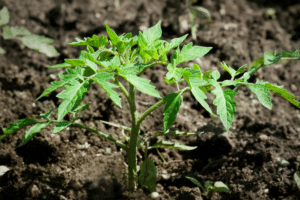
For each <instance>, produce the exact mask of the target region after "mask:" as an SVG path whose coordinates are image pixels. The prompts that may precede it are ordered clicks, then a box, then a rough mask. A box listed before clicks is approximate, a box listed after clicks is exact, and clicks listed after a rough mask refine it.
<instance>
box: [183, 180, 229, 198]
mask: <svg viewBox="0 0 300 200" xmlns="http://www.w3.org/2000/svg"><path fill="white" fill-rule="evenodd" d="M185 178H187V179H189V180H190V181H192V182H193V183H194V184H196V185H197V186H198V187H200V188H201V189H202V190H203V191H204V193H205V195H206V196H207V198H209V199H211V198H212V197H213V196H214V194H215V193H216V192H226V193H229V194H230V193H231V191H230V190H229V188H228V187H227V186H226V185H225V184H224V183H223V182H221V181H217V182H215V184H214V185H211V184H210V183H207V182H206V183H205V188H206V189H205V188H204V187H203V186H202V185H201V183H199V181H197V180H196V179H194V178H191V177H188V176H186V177H185Z"/></svg>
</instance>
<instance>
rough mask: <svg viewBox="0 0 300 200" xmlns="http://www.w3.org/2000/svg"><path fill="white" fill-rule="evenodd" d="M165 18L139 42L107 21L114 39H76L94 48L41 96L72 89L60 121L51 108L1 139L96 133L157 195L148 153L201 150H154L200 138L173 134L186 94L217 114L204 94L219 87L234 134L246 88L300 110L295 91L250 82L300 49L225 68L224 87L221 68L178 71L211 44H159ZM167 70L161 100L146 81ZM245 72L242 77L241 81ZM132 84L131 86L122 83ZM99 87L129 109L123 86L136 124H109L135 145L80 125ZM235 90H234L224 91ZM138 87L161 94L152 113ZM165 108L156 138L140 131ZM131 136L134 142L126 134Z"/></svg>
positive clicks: (220, 106) (220, 109)
mask: <svg viewBox="0 0 300 200" xmlns="http://www.w3.org/2000/svg"><path fill="white" fill-rule="evenodd" d="M160 24H161V22H160V21H159V22H158V23H157V24H156V25H155V26H153V27H151V28H149V30H148V31H144V32H140V33H139V34H138V36H134V37H132V34H131V33H127V34H122V35H120V36H118V35H117V34H116V33H115V32H114V31H113V30H112V29H111V28H110V27H109V26H108V25H107V24H106V30H107V33H108V36H109V39H110V40H108V39H107V37H106V36H103V35H101V36H100V37H98V36H96V35H93V36H92V38H84V40H81V39H78V38H77V39H76V40H77V41H76V42H72V43H70V45H84V46H87V51H81V53H80V56H79V58H78V59H65V60H64V61H65V62H64V63H62V64H57V65H54V66H51V67H50V68H54V69H56V68H66V74H60V75H59V78H60V79H61V80H60V81H54V82H52V86H51V87H49V88H48V89H46V90H45V91H44V92H43V93H42V94H41V95H40V96H39V97H38V98H37V100H38V99H40V98H42V97H44V96H46V95H48V94H50V93H51V92H53V91H54V90H56V89H58V88H61V87H65V90H63V91H62V92H60V93H59V94H58V95H57V97H58V98H60V99H62V100H63V101H62V102H61V104H60V105H59V107H58V111H57V118H56V119H52V118H51V117H50V114H51V111H52V110H53V108H52V109H51V110H49V111H48V112H46V113H44V114H40V115H39V116H37V117H35V118H33V119H31V118H26V119H22V120H20V121H17V122H14V123H11V124H10V125H9V127H7V128H2V130H3V133H4V135H2V136H0V140H2V139H4V138H6V137H8V136H9V135H10V134H12V133H14V132H16V131H18V130H19V129H21V128H24V127H26V126H29V125H33V126H32V127H31V128H30V129H29V130H28V131H27V132H26V134H25V136H24V137H23V138H22V142H21V144H20V145H19V147H20V146H22V145H24V144H26V143H27V142H28V141H29V140H30V139H31V138H32V137H34V136H35V135H36V134H37V133H39V132H40V131H42V130H43V128H45V127H46V126H48V125H49V124H55V127H54V129H53V133H54V134H56V133H59V132H60V131H62V130H64V129H66V128H67V127H69V126H74V127H80V128H83V129H86V130H87V131H90V132H94V133H96V134H98V135H100V136H102V137H104V138H106V139H108V140H110V141H112V142H114V143H115V144H116V145H118V146H119V147H121V148H122V149H123V150H124V151H125V152H126V153H127V161H128V185H127V186H128V190H130V191H134V190H135V189H136V188H137V184H138V183H139V184H140V185H141V186H142V187H146V188H147V189H149V190H150V191H151V192H153V191H155V186H156V176H157V171H156V167H155V164H154V162H153V161H152V160H151V159H149V158H148V156H147V151H148V150H150V149H155V148H170V149H179V150H193V149H195V148H197V147H195V146H193V147H191V146H186V145H182V144H179V143H176V142H168V141H164V140H160V141H158V142H157V143H156V144H154V145H152V146H149V142H148V141H149V139H150V138H155V137H158V136H189V135H195V134H196V133H187V132H178V131H170V130H169V128H170V126H171V125H172V123H173V122H174V121H175V119H176V116H177V113H178V111H179V108H180V106H181V103H182V100H183V97H182V95H183V94H184V93H186V92H191V93H192V95H193V96H194V97H195V98H196V100H197V101H198V102H199V103H200V104H201V105H202V106H203V108H205V109H206V110H207V111H208V112H209V113H211V115H213V116H215V114H214V113H213V112H212V111H211V109H210V107H209V105H208V104H207V103H206V101H205V99H206V98H207V97H206V95H205V93H206V92H209V91H211V89H212V88H211V87H212V86H213V87H214V88H215V89H213V90H212V93H213V94H214V95H216V99H215V100H214V101H213V104H214V105H215V106H217V114H218V115H219V116H220V118H221V121H222V123H223V124H224V127H225V129H226V130H229V128H230V126H231V124H232V121H233V118H234V113H235V106H236V102H235V101H234V99H233V97H234V96H235V95H236V94H237V91H238V89H239V88H240V86H242V85H245V86H247V87H248V88H249V89H250V90H251V91H252V92H253V93H254V94H255V95H256V96H257V97H258V99H259V101H260V102H261V103H262V104H263V105H264V106H265V107H266V108H268V109H271V108H272V103H271V99H270V93H269V90H271V91H273V92H275V93H277V94H279V95H280V96H282V97H283V98H285V99H287V100H288V101H290V102H291V103H292V104H293V105H295V106H296V107H298V108H300V103H299V102H298V101H296V100H295V98H296V97H295V96H293V95H291V94H289V93H288V92H287V91H286V90H284V89H282V86H277V85H275V84H271V83H268V82H264V81H262V80H257V82H256V83H249V82H248V80H249V78H250V77H251V76H252V75H253V74H254V73H255V72H256V71H257V70H258V69H260V68H262V67H265V66H267V65H271V64H273V63H275V62H277V61H279V60H282V59H285V60H288V59H289V60H295V59H299V57H300V56H299V51H298V50H295V51H293V52H291V53H288V52H282V53H280V54H276V53H275V52H274V53H272V52H266V53H265V55H264V57H261V58H259V59H257V60H256V61H254V62H253V63H252V65H251V67H250V69H249V71H248V72H245V71H246V67H245V66H242V67H240V68H239V69H238V70H234V69H233V68H231V67H229V66H227V65H226V64H225V63H221V65H222V67H223V68H224V69H225V70H226V71H227V72H228V73H229V74H230V75H231V79H230V80H225V81H223V82H220V81H218V79H219V78H220V73H219V72H218V71H206V72H204V73H203V72H202V71H201V70H200V67H199V66H198V65H196V64H195V65H194V66H193V68H189V67H186V68H182V67H178V65H179V64H181V63H186V62H188V61H191V60H194V59H196V58H199V57H202V56H204V55H205V54H207V53H208V52H209V51H210V50H211V47H203V46H193V43H189V44H186V45H184V46H183V48H182V49H180V48H179V45H180V44H181V43H182V42H183V41H184V39H185V38H186V37H187V35H184V36H182V37H180V38H175V39H172V40H171V41H170V42H167V41H165V40H160V37H161V36H162V30H161V26H160ZM174 48H176V50H175V51H174V52H173V54H172V56H171V61H169V60H168V57H167V54H168V53H169V52H170V51H171V50H172V49H174ZM158 64H160V65H165V66H166V69H167V71H168V72H167V74H166V77H165V80H166V82H167V83H168V84H170V85H172V84H175V85H176V86H177V87H176V88H177V91H176V92H173V93H171V94H168V95H166V96H165V97H161V95H160V94H159V93H158V91H157V90H155V87H154V86H153V85H151V84H150V80H149V79H146V78H142V77H141V75H142V74H143V73H144V72H145V71H146V70H147V69H149V68H150V67H152V66H154V65H158ZM241 74H243V76H241V77H240V78H236V76H238V75H241ZM121 79H123V80H125V81H127V82H128V84H129V86H128V88H126V87H125V86H124V85H123V84H122V83H121V82H120V80H121ZM184 80H185V81H186V82H187V85H188V86H187V87H184V88H181V87H182V86H181V84H180V83H181V82H183V81H184ZM92 84H97V85H99V86H100V87H102V88H103V89H104V91H105V92H106V93H107V94H108V95H109V97H110V98H111V100H112V101H113V102H114V103H115V104H116V105H118V106H119V107H120V108H122V105H121V98H120V96H119V94H118V93H117V92H116V91H115V90H114V89H116V88H118V89H119V91H121V92H122V93H123V95H124V96H125V98H126V100H127V102H128V104H129V108H130V114H131V125H130V127H127V126H124V125H118V124H114V123H111V122H105V121H102V122H103V123H106V124H110V125H112V126H115V127H118V128H120V129H122V130H123V137H124V140H125V141H126V142H128V143H129V144H124V143H122V142H121V141H119V140H117V139H115V138H113V137H111V136H110V135H109V134H106V133H103V132H101V131H98V130H95V129H93V128H90V127H88V126H85V125H84V124H82V123H77V122H76V119H77V118H78V113H79V112H80V111H82V110H84V109H88V108H89V104H88V103H87V104H83V105H80V103H81V102H82V100H83V98H84V96H85V94H86V93H87V92H88V90H89V89H90V87H91V85H92ZM225 86H235V88H234V89H233V90H231V89H226V90H224V91H223V89H222V87H225ZM136 90H139V91H141V92H142V93H145V94H147V95H150V96H153V97H155V98H156V99H157V100H158V101H157V103H155V104H154V105H152V106H151V107H149V108H148V109H147V110H146V111H144V112H142V113H139V112H138V110H137V107H136V98H135V95H136ZM162 105H165V107H164V111H163V114H164V119H163V125H164V128H163V130H161V131H159V132H157V133H155V134H154V135H152V136H150V135H147V134H145V135H143V136H141V135H140V126H141V123H142V122H143V121H144V119H145V118H146V117H147V116H148V115H149V114H150V113H151V112H153V111H154V110H155V109H157V108H158V107H160V106H162ZM67 114H72V115H73V118H72V120H70V121H66V120H64V117H65V116H66V115H67ZM125 130H126V131H128V132H130V136H129V137H128V136H127V135H126V134H125V133H124V131H125ZM137 148H142V149H143V150H144V152H145V159H144V161H143V162H142V164H141V166H138V165H137V158H136V153H137Z"/></svg>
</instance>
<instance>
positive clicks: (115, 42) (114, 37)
mask: <svg viewBox="0 0 300 200" xmlns="http://www.w3.org/2000/svg"><path fill="white" fill-rule="evenodd" d="M105 26H106V32H107V34H108V36H109V39H110V40H111V42H112V43H113V45H114V46H116V47H118V45H120V43H123V42H122V41H121V39H120V38H119V36H118V35H117V34H116V33H115V32H114V31H113V30H112V29H111V28H109V26H108V25H107V24H106V23H105ZM118 50H119V48H118Z"/></svg>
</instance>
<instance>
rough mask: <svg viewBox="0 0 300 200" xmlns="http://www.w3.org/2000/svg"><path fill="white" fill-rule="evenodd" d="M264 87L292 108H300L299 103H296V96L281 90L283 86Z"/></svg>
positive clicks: (268, 84) (266, 85)
mask: <svg viewBox="0 0 300 200" xmlns="http://www.w3.org/2000/svg"><path fill="white" fill-rule="evenodd" d="M265 87H266V88H267V89H269V90H271V91H272V92H274V93H276V94H278V95H279V96H281V97H282V98H284V99H286V100H288V101H289V102H290V103H291V104H293V105H294V106H296V107H298V108H300V102H299V101H296V97H297V96H294V95H292V94H290V93H288V92H287V91H286V90H285V89H282V87H283V86H281V87H280V86H276V85H274V84H271V83H266V84H265Z"/></svg>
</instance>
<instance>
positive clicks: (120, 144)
mask: <svg viewBox="0 0 300 200" xmlns="http://www.w3.org/2000/svg"><path fill="white" fill-rule="evenodd" d="M71 126H76V127H80V128H84V129H86V130H88V131H91V132H94V133H96V134H98V135H100V136H103V137H104V138H106V139H108V140H110V141H112V142H114V143H116V145H118V146H120V147H121V148H123V149H124V150H125V151H128V147H127V146H126V145H125V144H123V143H122V142H120V141H118V140H116V139H115V138H113V137H111V136H110V135H107V134H105V133H103V132H101V131H97V130H95V129H92V128H90V127H87V126H85V125H83V124H79V123H73V124H71Z"/></svg>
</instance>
